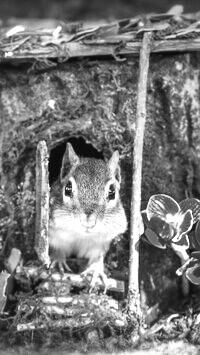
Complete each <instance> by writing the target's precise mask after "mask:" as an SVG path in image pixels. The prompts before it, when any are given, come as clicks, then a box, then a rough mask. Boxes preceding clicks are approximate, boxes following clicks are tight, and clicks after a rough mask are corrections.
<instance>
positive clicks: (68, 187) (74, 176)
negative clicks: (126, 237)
mask: <svg viewBox="0 0 200 355" xmlns="http://www.w3.org/2000/svg"><path fill="white" fill-rule="evenodd" d="M60 181H61V189H62V192H61V195H62V196H61V200H62V206H61V204H60V207H61V208H62V213H63V218H64V213H66V216H67V223H68V229H69V228H70V226H71V228H72V229H73V230H74V229H77V228H78V229H79V231H80V232H81V231H82V232H85V233H94V231H95V233H96V232H102V229H105V230H107V233H109V228H110V229H112V228H113V226H114V218H115V216H116V225H115V227H114V228H115V229H117V224H120V221H119V218H120V215H119V211H121V210H123V207H122V205H121V201H120V198H119V189H120V181H121V174H120V167H119V153H118V151H115V152H114V153H113V154H112V156H111V158H110V160H109V161H108V162H105V161H103V160H98V159H94V158H80V157H78V156H77V154H76V153H75V151H74V149H73V147H72V145H71V144H70V143H67V147H66V151H65V154H64V156H63V161H62V167H61V173H60ZM123 217H124V211H123ZM63 223H64V222H63ZM111 223H112V228H111ZM123 224H124V222H123ZM124 229H125V228H124V226H123V231H124ZM123 231H119V233H122V232H123ZM113 233H114V231H113ZM119 233H116V235H117V234H119Z"/></svg>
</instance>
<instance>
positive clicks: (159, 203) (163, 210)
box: [146, 194, 180, 220]
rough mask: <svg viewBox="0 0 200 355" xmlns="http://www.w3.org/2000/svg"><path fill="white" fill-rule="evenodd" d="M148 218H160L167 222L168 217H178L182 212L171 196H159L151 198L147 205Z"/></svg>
mask: <svg viewBox="0 0 200 355" xmlns="http://www.w3.org/2000/svg"><path fill="white" fill-rule="evenodd" d="M146 211H147V218H148V220H150V219H151V218H152V217H159V218H160V219H162V220H166V217H167V215H172V216H174V215H176V214H178V213H179V211H180V207H179V205H178V203H177V202H176V201H175V200H174V199H173V198H172V197H170V196H167V195H164V194H159V195H153V196H151V197H150V199H149V202H148V204H147V209H146Z"/></svg>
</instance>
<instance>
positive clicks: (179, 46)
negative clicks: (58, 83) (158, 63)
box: [1, 38, 200, 62]
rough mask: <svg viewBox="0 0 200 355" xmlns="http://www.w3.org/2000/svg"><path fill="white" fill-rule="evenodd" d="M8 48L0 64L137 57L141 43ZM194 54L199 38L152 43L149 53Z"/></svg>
mask: <svg viewBox="0 0 200 355" xmlns="http://www.w3.org/2000/svg"><path fill="white" fill-rule="evenodd" d="M7 49H8V48H4V50H3V51H2V50H1V62H12V61H21V60H23V61H32V60H44V59H45V58H46V59H58V61H60V60H61V61H66V60H68V59H70V58H78V57H101V56H103V57H105V56H112V57H117V56H128V55H138V54H139V51H140V49H141V42H140V41H138V42H127V43H125V44H116V43H114V44H109V43H106V44H105V43H103V44H102V42H98V41H96V43H95V44H89V43H88V44H84V43H81V42H71V43H66V44H64V45H62V46H61V47H59V48H52V47H44V48H43V47H41V48H38V49H34V50H29V51H27V50H23V49H22V48H21V49H20V48H19V50H14V51H10V50H7ZM193 51H194V52H195V51H200V38H195V39H190V40H159V41H154V42H153V44H152V48H151V53H167V52H174V53H177V52H193Z"/></svg>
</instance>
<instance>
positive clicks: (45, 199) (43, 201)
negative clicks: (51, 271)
mask: <svg viewBox="0 0 200 355" xmlns="http://www.w3.org/2000/svg"><path fill="white" fill-rule="evenodd" d="M48 223H49V173H48V150H47V146H46V142H45V141H41V142H39V143H38V146H37V152H36V226H35V250H36V252H37V254H38V258H39V260H40V261H42V263H44V264H45V265H49V241H48Z"/></svg>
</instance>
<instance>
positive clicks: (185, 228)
mask: <svg viewBox="0 0 200 355" xmlns="http://www.w3.org/2000/svg"><path fill="white" fill-rule="evenodd" d="M188 200H192V199H188ZM193 200H195V199H193ZM184 201H185V200H184ZM182 206H183V207H182V208H181V204H180V205H179V204H178V203H177V202H176V201H175V200H174V199H173V198H172V197H170V196H167V195H164V194H158V195H153V196H151V197H150V199H149V202H148V204H147V208H146V220H147V228H146V230H145V236H146V238H147V240H148V242H149V243H150V244H153V245H154V246H156V247H158V248H162V249H165V248H166V247H167V246H170V247H172V248H173V249H175V250H176V251H181V250H183V249H184V250H186V249H188V248H189V239H188V232H189V231H190V230H191V228H192V225H193V214H192V210H191V209H187V204H185V203H182Z"/></svg>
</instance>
